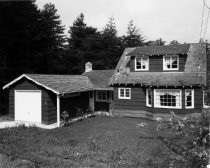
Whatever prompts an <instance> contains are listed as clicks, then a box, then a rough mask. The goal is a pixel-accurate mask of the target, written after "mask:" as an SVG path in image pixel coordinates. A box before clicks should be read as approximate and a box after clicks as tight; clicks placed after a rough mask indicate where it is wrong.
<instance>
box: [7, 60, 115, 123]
mask: <svg viewBox="0 0 210 168" xmlns="http://www.w3.org/2000/svg"><path fill="white" fill-rule="evenodd" d="M113 72H114V71H113V70H92V65H91V63H86V67H85V72H84V73H83V74H82V75H43V74H23V75H21V76H19V77H18V78H16V79H14V80H13V81H11V82H10V83H8V84H7V85H5V86H4V87H3V89H6V88H8V90H9V114H10V115H11V116H13V117H14V120H16V121H29V122H34V123H41V124H47V125H48V124H53V123H56V122H57V124H58V126H59V125H60V114H61V113H62V112H63V111H68V112H69V113H70V115H71V116H75V115H76V113H77V112H78V110H80V111H83V112H84V111H86V110H107V111H108V109H109V108H108V107H109V103H108V102H107V101H108V100H109V99H110V98H112V92H113V91H112V89H113V88H111V87H109V86H108V82H109V79H110V77H111V76H112V75H113Z"/></svg>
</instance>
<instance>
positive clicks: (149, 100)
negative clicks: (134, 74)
mask: <svg viewBox="0 0 210 168" xmlns="http://www.w3.org/2000/svg"><path fill="white" fill-rule="evenodd" d="M146 99H147V100H146V102H147V103H146V105H147V106H148V107H151V106H152V90H151V89H147V90H146Z"/></svg>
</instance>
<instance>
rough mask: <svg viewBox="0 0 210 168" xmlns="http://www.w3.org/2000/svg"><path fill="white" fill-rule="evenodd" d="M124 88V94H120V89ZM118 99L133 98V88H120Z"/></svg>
mask: <svg viewBox="0 0 210 168" xmlns="http://www.w3.org/2000/svg"><path fill="white" fill-rule="evenodd" d="M121 89H123V90H124V91H123V96H121V94H120V92H121V91H120V90H121ZM126 89H128V90H129V96H128V97H126ZM118 99H131V88H118Z"/></svg>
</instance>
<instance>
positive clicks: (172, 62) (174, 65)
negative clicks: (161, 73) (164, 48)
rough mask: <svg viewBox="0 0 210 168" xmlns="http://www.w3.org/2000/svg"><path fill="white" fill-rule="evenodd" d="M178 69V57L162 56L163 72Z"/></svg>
mask: <svg viewBox="0 0 210 168" xmlns="http://www.w3.org/2000/svg"><path fill="white" fill-rule="evenodd" d="M178 69H179V56H178V55H171V56H163V70H178Z"/></svg>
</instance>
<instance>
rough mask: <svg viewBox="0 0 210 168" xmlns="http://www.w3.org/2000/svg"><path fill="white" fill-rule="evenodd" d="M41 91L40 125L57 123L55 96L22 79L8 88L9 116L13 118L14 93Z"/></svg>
mask: <svg viewBox="0 0 210 168" xmlns="http://www.w3.org/2000/svg"><path fill="white" fill-rule="evenodd" d="M15 90H41V92H42V123H44V124H52V123H55V122H56V121H57V115H56V114H57V112H56V95H55V94H54V93H52V92H51V91H48V90H46V89H44V88H43V87H40V86H38V85H36V84H34V83H33V82H31V81H29V80H28V79H26V78H24V79H21V80H20V81H18V82H17V83H16V84H14V85H12V87H10V88H9V114H10V115H11V116H13V117H14V111H15V109H14V105H15V102H14V91H15Z"/></svg>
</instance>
